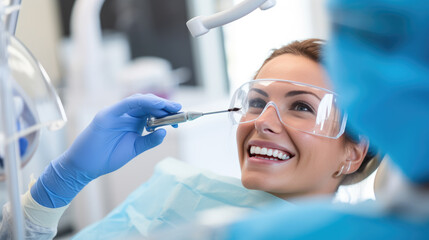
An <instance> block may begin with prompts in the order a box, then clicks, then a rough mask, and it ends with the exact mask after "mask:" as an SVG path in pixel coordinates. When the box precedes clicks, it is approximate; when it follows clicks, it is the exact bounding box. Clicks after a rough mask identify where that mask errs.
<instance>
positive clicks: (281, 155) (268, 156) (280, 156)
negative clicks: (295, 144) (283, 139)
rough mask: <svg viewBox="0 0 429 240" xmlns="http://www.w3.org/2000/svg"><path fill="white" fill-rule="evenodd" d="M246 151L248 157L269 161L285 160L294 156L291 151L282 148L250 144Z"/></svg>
mask: <svg viewBox="0 0 429 240" xmlns="http://www.w3.org/2000/svg"><path fill="white" fill-rule="evenodd" d="M248 153H249V156H250V157H255V158H260V159H264V160H271V161H286V160H289V159H291V158H293V157H294V155H292V154H291V153H288V152H286V151H283V150H279V149H274V148H266V147H259V146H250V147H249V150H248Z"/></svg>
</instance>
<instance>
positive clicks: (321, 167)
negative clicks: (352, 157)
mask: <svg viewBox="0 0 429 240" xmlns="http://www.w3.org/2000/svg"><path fill="white" fill-rule="evenodd" d="M256 79H285V80H292V81H296V82H301V83H306V84H311V85H314V86H318V87H322V88H327V89H331V88H330V86H329V83H328V81H327V79H326V78H325V72H324V70H323V69H322V67H321V66H320V65H319V64H318V63H316V62H314V61H312V60H310V59H308V58H306V57H303V56H296V55H292V54H284V55H280V56H277V57H275V58H274V59H272V60H270V61H269V62H267V63H266V64H265V65H264V66H263V67H262V68H261V70H260V71H259V74H258V75H257V76H256ZM237 146H238V153H239V159H240V166H241V173H242V177H241V178H242V182H243V185H244V186H245V187H246V188H249V189H258V190H263V191H266V192H269V193H272V194H274V195H276V196H278V197H281V198H290V197H297V196H308V195H315V194H329V193H334V192H335V191H336V189H337V186H338V184H339V179H337V178H335V177H333V175H334V173H335V172H337V171H338V170H339V169H340V168H341V166H342V163H343V161H344V159H345V158H346V147H345V146H346V144H345V139H344V136H342V137H340V138H338V139H330V138H326V137H321V136H315V135H312V134H308V133H305V132H302V131H299V130H296V129H293V128H290V127H288V126H286V125H284V124H283V123H282V122H281V121H280V119H279V117H278V115H277V112H276V110H275V108H274V107H269V108H268V109H267V110H266V111H265V112H263V113H262V115H261V116H260V117H259V118H258V119H257V120H255V121H253V122H249V123H241V124H239V125H238V129H237ZM252 146H254V147H260V148H261V149H262V148H267V150H269V149H272V150H273V151H275V150H278V151H281V152H288V154H289V155H290V156H291V158H290V159H287V160H284V161H272V160H266V159H263V158H258V157H250V148H251V147H252Z"/></svg>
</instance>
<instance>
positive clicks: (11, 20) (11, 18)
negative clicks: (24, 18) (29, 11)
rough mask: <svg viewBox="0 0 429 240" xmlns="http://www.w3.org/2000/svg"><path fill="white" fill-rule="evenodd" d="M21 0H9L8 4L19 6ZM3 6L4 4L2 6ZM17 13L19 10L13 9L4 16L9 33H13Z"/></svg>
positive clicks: (16, 22)
mask: <svg viewBox="0 0 429 240" xmlns="http://www.w3.org/2000/svg"><path fill="white" fill-rule="evenodd" d="M20 5H21V0H11V1H10V6H20ZM3 7H4V6H3ZM18 15H19V11H13V12H12V13H10V14H9V15H8V16H6V22H5V26H6V31H8V32H9V33H10V35H15V31H16V25H17V24H18Z"/></svg>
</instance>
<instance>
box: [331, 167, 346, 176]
mask: <svg viewBox="0 0 429 240" xmlns="http://www.w3.org/2000/svg"><path fill="white" fill-rule="evenodd" d="M343 171H344V165H342V166H341V169H340V171H336V172H334V174H332V176H333V177H334V178H338V177H339V176H341V175H342V174H343Z"/></svg>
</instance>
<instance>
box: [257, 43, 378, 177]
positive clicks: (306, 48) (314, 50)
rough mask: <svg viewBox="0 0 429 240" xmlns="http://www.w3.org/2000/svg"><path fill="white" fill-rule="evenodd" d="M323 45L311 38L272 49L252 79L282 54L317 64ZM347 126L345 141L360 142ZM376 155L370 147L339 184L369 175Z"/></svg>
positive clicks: (376, 159)
mask: <svg viewBox="0 0 429 240" xmlns="http://www.w3.org/2000/svg"><path fill="white" fill-rule="evenodd" d="M324 44H325V41H324V40H322V39H317V38H311V39H306V40H302V41H293V42H291V43H289V44H288V45H286V46H283V47H281V48H279V49H274V50H273V52H272V53H271V55H270V56H269V57H268V58H267V59H265V61H264V63H263V64H262V66H261V67H260V68H259V70H258V71H257V72H256V74H255V77H254V78H256V76H257V75H258V74H259V71H260V70H261V68H262V67H263V66H264V65H265V64H266V63H267V62H269V61H271V60H272V59H273V58H275V57H277V56H280V55H283V54H293V55H297V56H303V57H306V58H308V59H311V60H313V61H315V62H317V63H321V62H322V47H323V45H324ZM349 125H350V124H347V127H346V131H345V133H344V135H345V138H346V141H348V142H352V143H355V144H357V143H359V142H360V141H362V140H361V136H359V135H358V134H355V133H354V131H353V130H352V128H351V127H350V126H349ZM376 155H377V154H376V151H375V150H374V149H373V148H372V147H369V149H368V152H367V154H366V156H365V158H364V160H363V161H362V164H361V165H360V167H359V169H358V170H356V171H355V172H354V173H352V174H349V175H346V176H345V177H344V178H343V180H342V181H341V184H344V185H347V184H353V183H356V182H359V181H361V180H363V179H364V178H366V177H367V176H368V175H369V174H371V173H372V172H373V171H374V170H375V169H376V168H377V166H378V164H379V161H378V158H377V157H376Z"/></svg>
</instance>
